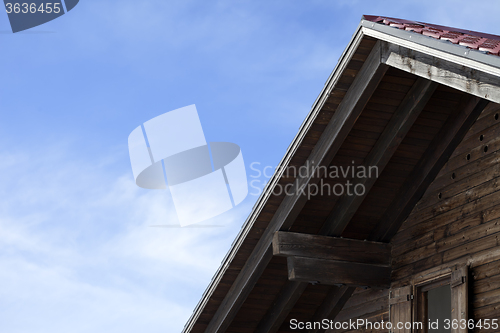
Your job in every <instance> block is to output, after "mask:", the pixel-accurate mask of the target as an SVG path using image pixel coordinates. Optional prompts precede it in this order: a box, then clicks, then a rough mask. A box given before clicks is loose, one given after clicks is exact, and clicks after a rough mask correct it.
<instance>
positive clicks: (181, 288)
mask: <svg viewBox="0 0 500 333" xmlns="http://www.w3.org/2000/svg"><path fill="white" fill-rule="evenodd" d="M69 151H70V150H69V149H65V148H63V147H61V145H54V146H52V147H51V148H49V149H47V150H46V151H43V152H41V151H39V152H35V151H27V152H25V153H17V154H12V153H8V152H6V151H5V150H3V151H2V152H0V181H1V182H2V184H5V186H2V188H1V192H0V202H1V204H0V212H1V213H0V286H1V287H0V322H2V331H5V332H9V333H19V332H30V333H35V332H50V333H58V332H89V331H90V332H96V333H98V332H106V333H108V332H120V333H122V332H138V331H140V332H175V331H180V330H181V329H182V326H183V325H184V324H185V322H186V321H187V319H188V317H189V315H190V314H191V312H192V310H193V308H194V306H195V304H196V303H197V301H198V300H199V298H200V297H201V294H202V292H203V290H204V288H205V287H206V286H207V285H208V283H209V281H210V278H211V277H212V275H213V273H214V272H215V270H216V269H217V268H218V266H219V264H220V261H221V259H222V258H223V256H224V255H225V253H226V251H227V249H228V248H229V245H230V243H231V241H232V240H233V238H234V236H235V234H236V232H237V231H238V229H239V226H240V225H241V223H242V222H243V220H244V218H245V217H246V214H247V212H248V206H242V207H238V208H237V209H234V210H232V211H230V212H228V213H226V214H224V215H222V216H220V217H219V218H218V219H216V220H215V221H211V224H226V227H222V228H198V229H196V228H156V227H151V226H152V225H165V224H175V222H176V218H175V215H174V214H175V212H174V211H173V210H172V209H171V205H170V203H169V200H168V199H169V198H168V193H167V192H166V191H163V192H162V191H145V190H142V189H140V188H138V187H136V186H135V184H134V183H133V178H132V175H131V174H130V175H129V174H126V175H117V174H114V173H113V169H118V170H121V169H123V168H120V167H118V165H117V160H115V163H114V164H113V163H112V161H110V160H108V161H106V162H102V161H98V160H96V161H84V160H82V159H80V158H79V157H78V156H75V155H72V154H71V153H69ZM120 157H121V159H118V161H123V158H122V157H123V156H120ZM95 165H97V166H98V167H96V166H95Z"/></svg>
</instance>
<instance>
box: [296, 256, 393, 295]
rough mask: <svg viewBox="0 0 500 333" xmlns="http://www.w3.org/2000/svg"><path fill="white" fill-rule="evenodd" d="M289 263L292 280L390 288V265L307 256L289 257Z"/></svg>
mask: <svg viewBox="0 0 500 333" xmlns="http://www.w3.org/2000/svg"><path fill="white" fill-rule="evenodd" d="M287 263H288V279H289V280H290V281H302V282H318V283H321V284H327V285H335V284H343V285H347V286H361V287H362V286H370V287H373V288H388V287H389V286H390V284H391V267H390V266H381V265H370V264H360V263H352V262H345V261H335V260H325V259H314V258H305V257H288V258H287Z"/></svg>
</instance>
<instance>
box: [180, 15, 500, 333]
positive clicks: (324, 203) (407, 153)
mask: <svg viewBox="0 0 500 333" xmlns="http://www.w3.org/2000/svg"><path fill="white" fill-rule="evenodd" d="M391 22H392V23H391ZM391 24H393V25H394V26H391ZM415 24H421V25H423V26H424V27H423V28H422V30H421V31H420V32H423V31H432V29H441V30H443V34H441V35H439V34H436V35H435V36H426V35H425V34H420V33H418V32H416V31H414V30H406V28H407V27H411V25H415ZM445 28H446V27H440V26H436V25H428V24H423V23H415V22H412V21H404V20H398V19H392V18H382V17H375V16H364V17H363V19H362V20H361V23H360V25H359V26H358V28H357V30H356V33H355V34H354V35H353V38H352V39H351V41H350V43H349V45H348V46H347V48H346V50H345V51H344V53H343V54H342V56H341V57H340V59H339V62H338V64H337V66H336V68H335V69H334V71H333V72H332V74H331V75H330V77H329V78H328V80H327V82H326V84H325V86H324V88H323V90H322V91H321V93H320V94H319V96H318V98H317V99H316V101H315V103H314V104H313V107H312V109H311V111H310V113H309V114H308V115H307V117H306V119H305V121H304V123H303V124H302V126H301V127H300V129H299V132H298V134H297V136H296V137H295V138H294V140H293V141H292V143H291V145H290V147H289V148H288V150H287V152H286V154H285V156H284V158H283V159H282V161H281V162H280V164H279V166H278V167H277V168H276V173H275V174H274V175H273V176H272V177H271V179H270V180H269V182H268V184H267V186H266V188H265V189H264V191H263V193H262V195H261V196H260V197H259V199H258V200H257V202H256V204H255V206H254V208H253V209H252V212H251V213H250V215H249V217H248V219H247V220H246V222H245V224H244V225H243V227H242V229H241V232H240V233H239V234H238V236H237V237H236V239H235V241H234V242H233V245H232V246H231V249H230V251H229V252H228V254H227V255H226V257H225V259H224V260H223V262H222V265H221V267H220V268H219V269H218V271H217V272H216V274H215V276H214V278H213V279H212V281H211V283H210V285H209V286H208V288H207V290H206V291H205V293H204V295H203V297H202V299H201V300H200V303H199V304H198V306H197V307H196V309H195V311H194V313H193V315H192V317H191V318H190V320H189V321H188V323H187V324H186V326H185V328H184V331H183V332H186V333H187V332H196V333H198V332H199V333H201V332H225V331H227V332H247V331H248V332H253V331H255V330H256V329H259V330H261V331H269V328H272V329H273V330H274V331H276V330H277V329H278V328H279V326H280V322H279V321H280V320H281V321H283V320H284V319H285V318H286V317H287V316H291V315H293V316H295V318H298V317H301V316H302V317H307V316H309V317H311V316H313V315H314V314H315V313H316V311H319V310H318V309H319V308H320V307H321V303H322V302H323V300H325V297H328V296H327V295H328V294H329V292H330V290H331V287H330V286H322V285H318V286H314V287H311V286H310V285H309V286H308V285H305V286H304V285H303V284H300V283H295V284H294V283H290V281H288V276H287V264H286V259H284V258H282V257H276V256H274V257H273V253H272V249H271V243H272V238H273V235H274V233H275V232H276V231H278V230H289V231H294V232H300V233H309V234H318V233H321V232H322V230H323V229H324V228H325V225H326V226H327V227H328V228H327V229H328V230H330V231H331V228H332V225H331V224H332V223H331V221H332V220H335V219H337V220H339V217H338V214H340V213H339V212H342V214H344V211H343V210H341V209H339V207H340V208H342V207H347V208H348V209H347V210H346V211H347V212H349V214H347V215H345V214H344V215H342V216H341V218H342V219H344V220H345V221H347V222H346V223H345V225H340V226H339V225H338V224H337V228H338V230H337V231H334V232H333V234H337V235H339V236H343V237H348V238H353V239H367V238H371V237H374V235H375V234H377V233H379V234H382V236H380V237H379V238H378V239H383V240H384V241H388V240H390V237H391V235H392V234H393V233H394V228H396V230H397V227H398V224H397V223H400V222H401V219H404V216H405V214H409V212H408V209H410V210H411V208H412V205H414V201H415V198H417V197H418V196H419V195H421V194H422V193H421V192H422V191H425V188H426V187H425V185H426V184H427V185H428V183H429V182H430V181H431V180H432V179H431V178H432V172H431V171H433V172H436V171H435V169H436V168H437V167H438V166H439V165H438V164H436V163H438V162H439V163H443V161H442V160H443V158H444V157H445V156H446V154H445V153H446V152H447V150H449V149H450V147H451V146H450V145H443V144H442V143H441V142H442V141H443V139H445V140H448V141H446V142H447V143H450V142H451V143H450V144H452V143H453V142H454V141H457V140H458V139H459V138H460V135H463V130H464V128H466V127H467V126H470V122H471V121H474V119H475V118H474V116H475V117H477V114H478V110H479V111H480V110H482V108H483V107H484V105H485V104H484V103H482V102H481V101H482V100H481V99H485V100H490V101H493V102H500V90H499V89H498V82H499V78H500V59H499V57H498V56H497V55H494V54H489V53H487V52H482V51H480V50H479V49H478V50H476V49H471V48H467V46H463V45H460V44H459V43H458V44H453V43H452V42H450V41H448V40H444V39H441V37H443V36H444V34H445V33H446V31H458V29H445ZM458 32H462V31H458ZM468 34H469V35H470V36H472V37H481V38H490V39H493V37H492V35H487V34H481V35H479V33H472V32H468ZM436 36H439V37H440V39H437V38H436ZM485 36H487V37H485ZM445 38H446V37H445ZM478 48H479V47H478ZM492 50H493V49H492ZM493 51H494V50H493ZM443 71H445V73H444V74H446V75H443ZM428 80H430V81H432V82H434V83H435V84H434V85H430V84H429V82H430V81H429V82H427V81H428ZM436 83H437V84H436ZM418 89H421V90H420V91H422V92H424V93H422V96H421V97H419V98H422V99H423V98H427V99H428V100H426V103H423V104H425V106H423V109H422V110H421V112H419V113H418V116H417V118H416V119H414V123H413V124H412V126H411V128H408V129H407V133H406V134H405V135H404V136H403V137H402V138H400V141H399V142H398V145H396V146H395V148H394V151H392V152H391V153H392V155H387V156H386V155H384V153H382V151H383V150H382V149H379V152H378V154H379V155H377V154H376V153H377V147H378V146H379V145H380V138H381V137H383V135H385V134H383V133H385V132H386V131H387V128H389V127H390V126H391V125H390V124H391V121H392V119H393V118H394V117H393V116H394V114H395V113H396V112H397V111H398V109H401V108H402V107H403V106H402V105H403V104H404V103H405V101H407V100H408V95H409V94H411V93H412V92H414V91H415V90H417V91H418ZM425 92H427V93H425ZM429 92H430V93H429ZM464 108H465V109H466V111H467V112H468V113H467V114H466V113H465V111H464ZM467 108H468V109H467ZM471 114H472V115H471ZM460 117H462V118H460ZM455 118H460V123H458V124H457V123H456V122H455V123H454V122H453V121H452V120H453V119H455ZM454 124H455V125H454ZM453 126H456V131H455V132H450V130H448V128H454V127H453ZM450 133H451V134H450ZM440 145H441V146H440ZM437 146H439V147H441V148H439V149H441V150H442V151H441V153H440V154H441V155H439V156H438V155H436V156H435V158H436V160H432V161H433V162H435V164H436V165H434V164H432V165H430V164H425V163H424V162H425V161H426V160H429V159H430V158H426V157H427V156H430V155H431V154H432V152H433V151H436V149H437V148H436V147H437ZM434 154H437V153H434ZM373 156H375V157H377V156H378V157H380V158H382V159H384V158H385V159H387V160H386V161H385V160H384V161H383V163H384V168H382V169H383V171H382V172H381V175H380V177H379V178H378V179H377V180H376V182H375V183H374V184H370V190H369V192H368V194H367V195H366V197H365V198H363V200H362V202H356V203H355V204H353V203H347V204H345V203H344V204H343V203H342V200H341V199H340V198H338V197H335V196H323V197H315V198H314V199H313V200H307V199H306V198H303V197H301V196H285V195H273V194H272V191H273V189H274V188H275V187H277V186H285V185H287V184H292V183H294V184H295V183H296V184H298V185H297V186H299V185H301V184H309V183H310V182H313V181H315V180H314V179H313V178H314V177H305V178H301V177H297V178H295V177H294V176H290V175H286V174H285V170H287V168H289V167H299V166H302V165H305V164H306V163H308V161H313V162H315V163H317V164H321V163H322V164H324V165H327V166H329V165H339V166H342V165H349V164H350V163H351V161H355V162H356V163H359V164H362V163H365V162H366V161H368V160H370V161H374V157H373ZM443 156H444V157H443ZM376 162H377V163H381V162H380V159H379V160H376ZM425 168H428V173H425V174H419V173H418V170H424V169H425ZM425 170H427V169H425ZM418 177H420V178H418ZM416 179H420V183H419V184H417V185H418V186H417V187H418V188H417V189H416V190H418V191H420V192H418V191H416V192H415V193H414V196H413V197H411V198H410V197H407V198H406V199H408V200H407V201H408V202H403V203H402V202H401V200H404V199H405V197H404V196H401V195H400V193H401V188H402V187H403V186H406V185H405V184H407V183H411V184H414V182H415V180H416ZM412 182H413V183H412ZM415 186H416V185H415ZM410 199H411V200H410ZM398 200H399V201H398ZM412 200H413V201H412ZM344 201H345V200H344ZM403 204H404V205H406V206H405V207H406V210H398V214H399V215H398V216H394V221H396V222H394V224H393V225H391V226H389V227H387V226H383V227H381V226H380V225H381V221H384V219H387V218H388V217H387V212H388V211H390V210H391V209H393V208H394V207H399V206H401V205H403ZM354 208H355V209H354ZM332 214H333V215H332ZM335 214H337V216H336V215H335ZM332 216H333V217H332ZM391 228H392V229H391ZM388 230H389V231H388ZM330 231H327V232H326V233H325V234H332V232H330ZM384 237H385V238H384ZM285 293H286V294H285ZM351 293H352V290H351ZM283 295H287V296H289V298H288V299H287V300H286V302H285V301H284V299H285V298H284V297H283ZM280 297H281V298H280ZM290 297H291V298H290ZM280 302H281V303H280ZM284 302H285V303H284ZM287 307H288V308H287ZM278 308H279V309H280V311H281V312H277V313H273V311H274V310H273V309H278Z"/></svg>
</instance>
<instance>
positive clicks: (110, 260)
mask: <svg viewBox="0 0 500 333" xmlns="http://www.w3.org/2000/svg"><path fill="white" fill-rule="evenodd" d="M499 9H500V4H498V2H497V1H462V2H460V1H449V0H443V1H440V2H436V1H429V0H420V1H356V0H350V1H344V0H340V1H332V0H330V1H320V0H316V1H307V2H305V1H294V0H286V1H255V0H254V1H245V0H241V1H234V0H225V1H191V0H184V1H164V0H163V1H161V0H142V1H131V0H119V1H112V0H100V1H97V0H81V1H80V4H79V5H78V6H77V7H75V8H74V9H73V10H72V11H71V12H69V13H68V14H67V15H63V16H62V17H61V18H59V19H56V20H54V21H52V22H49V23H47V24H44V25H42V26H39V27H36V28H34V29H31V30H29V31H26V32H24V33H18V34H12V33H9V31H10V27H9V24H8V19H7V15H6V14H5V13H4V14H0V45H1V46H0V47H1V49H2V53H1V56H0V59H1V61H0V75H1V80H0V91H1V92H0V331H1V332H6V333H21V332H29V333H38V332H50V333H63V332H64V333H66V332H74V333H79V332H95V333H100V332H106V333H112V332H120V333H128V332H180V331H181V329H182V327H183V326H184V324H185V323H186V321H187V319H188V317H189V316H190V314H191V312H192V310H193V309H194V307H195V305H196V303H197V302H198V300H199V299H200V297H201V295H202V293H203V291H204V290H205V288H206V286H207V285H208V283H209V281H210V279H211V278H212V276H213V274H214V272H215V271H216V269H217V268H218V266H219V264H220V262H221V260H222V258H223V257H224V255H225V254H226V252H227V250H228V249H229V247H230V245H231V242H232V241H233V239H234V237H235V236H236V234H237V232H238V231H239V229H240V227H241V225H242V224H243V222H244V220H245V218H246V216H247V215H248V213H249V211H250V209H251V207H252V205H253V203H254V202H255V200H256V197H255V196H248V197H247V199H246V200H245V201H244V202H243V203H242V204H241V205H239V206H238V207H237V208H235V209H233V210H231V211H229V212H227V213H224V214H223V215H220V216H219V217H217V218H215V219H214V221H213V222H214V223H218V224H221V225H224V227H221V228H210V229H203V228H199V229H193V228H189V229H180V228H157V227H151V226H152V225H161V224H173V223H172V221H175V219H176V217H175V211H174V210H173V207H172V204H171V201H170V197H169V194H168V192H167V191H151V190H143V189H141V188H138V187H137V186H135V184H134V180H133V176H132V171H131V168H130V161H129V157H128V149H127V137H128V135H129V133H130V132H131V131H132V130H133V129H134V128H136V127H137V126H138V125H140V124H141V123H143V122H145V121H147V120H149V119H151V118H153V117H155V116H157V115H160V114H162V113H164V112H167V111H170V110H173V109H177V108H180V107H183V106H186V105H190V104H196V106H197V108H198V113H199V115H200V119H201V122H202V125H203V128H204V131H205V136H206V138H207V140H208V141H228V142H234V143H237V144H239V145H240V147H241V148H242V152H243V157H244V160H245V164H246V166H247V171H248V173H249V176H251V175H253V174H254V173H253V172H252V171H251V170H250V169H249V166H250V164H251V163H252V162H259V163H261V165H262V166H266V165H270V166H275V165H276V164H277V163H278V162H279V160H280V159H281V157H282V156H283V154H284V152H285V150H286V148H287V147H288V144H289V143H290V142H291V140H292V139H293V137H294V136H295V134H296V132H297V130H298V128H299V126H300V124H301V122H302V120H303V119H304V118H305V116H306V114H307V113H308V111H309V109H310V107H311V105H312V103H313V102H314V100H315V98H316V97H317V95H318V94H319V92H320V90H321V88H322V87H323V84H324V82H325V80H326V79H327V77H328V75H329V74H330V72H331V71H332V70H333V68H334V66H335V64H336V62H337V59H338V58H339V56H340V54H341V52H342V51H343V49H344V48H345V46H346V45H347V43H348V41H349V40H350V38H351V35H352V34H353V33H354V31H355V28H356V26H357V25H358V23H359V20H360V18H361V15H362V14H373V15H384V16H393V17H399V18H405V19H413V20H420V21H426V22H429V23H436V24H441V25H451V26H455V27H459V28H466V29H470V30H477V31H483V32H488V33H493V34H500V27H499V26H498V17H497V15H498V12H499ZM471 13H474V15H471Z"/></svg>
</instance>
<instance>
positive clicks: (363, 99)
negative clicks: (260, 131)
mask: <svg viewBox="0 0 500 333" xmlns="http://www.w3.org/2000/svg"><path fill="white" fill-rule="evenodd" d="M387 68H388V67H387V66H385V65H383V64H381V63H380V45H379V42H377V43H376V44H375V46H374V47H373V49H372V51H371V52H370V55H369V56H368V58H367V59H366V61H365V62H364V64H363V66H362V67H361V69H360V71H359V72H358V74H357V76H356V78H355V79H354V81H353V83H352V84H351V86H350V88H349V90H348V91H347V93H346V95H345V96H344V98H343V100H342V103H341V104H340V105H339V106H338V108H337V111H336V113H335V117H334V120H332V121H330V122H329V124H328V125H327V127H326V129H325V131H324V132H323V134H322V135H321V138H320V140H319V142H318V144H317V145H316V146H315V147H314V149H313V151H312V152H311V155H310V156H309V158H308V160H307V162H306V164H305V165H314V166H328V165H329V164H330V163H331V161H332V159H333V157H334V156H335V155H336V153H337V151H338V150H339V149H340V146H341V145H342V143H343V142H344V140H345V138H346V137H347V135H348V134H349V132H350V131H351V129H352V127H353V125H354V123H355V122H356V120H357V118H358V117H359V115H360V114H361V112H362V111H363V109H364V107H365V105H366V103H368V100H369V99H370V97H371V95H372V94H373V92H374V91H375V89H376V88H377V86H378V84H379V82H380V80H381V79H382V77H383V76H384V74H385V72H386V71H387ZM317 176H318V175H317V173H316V172H313V173H312V174H311V175H309V176H308V177H305V178H299V179H298V181H297V182H296V183H295V185H294V186H296V188H301V187H302V186H305V185H307V184H310V183H316V182H318V181H319V179H318V178H317ZM291 192H293V193H296V192H297V191H291ZM306 202H307V197H306V196H305V195H304V194H300V193H299V195H294V196H287V197H285V199H283V202H282V204H281V205H280V207H279V208H278V210H277V212H276V213H275V215H274V216H273V218H272V220H271V222H270V224H269V226H268V228H267V229H266V231H265V232H264V235H263V236H262V237H261V239H260V240H259V243H258V244H257V246H256V247H255V250H254V251H253V252H252V254H251V257H250V259H249V260H248V262H247V264H246V265H245V267H244V268H243V269H242V271H241V273H240V274H239V275H238V277H237V279H236V281H235V283H233V285H232V287H231V290H230V291H229V292H228V294H227V296H226V298H225V299H224V301H223V303H222V304H221V306H220V307H219V309H218V310H217V313H216V315H215V316H214V318H213V319H212V321H211V322H210V324H209V326H208V328H207V330H206V332H207V333H211V332H222V331H223V330H224V329H225V328H227V326H228V325H229V323H230V321H231V320H232V318H234V316H235V315H236V312H235V311H237V310H238V309H239V307H240V306H241V304H242V303H243V301H244V299H245V298H246V297H247V296H248V294H249V293H250V291H251V288H252V287H253V286H254V285H255V283H256V281H257V279H258V276H260V274H261V272H262V271H263V269H264V268H262V269H261V270H260V271H259V272H260V273H259V274H258V276H255V274H252V271H250V270H256V269H257V267H256V266H259V265H264V267H265V265H267V263H268V262H269V261H270V260H271V257H272V250H271V247H270V246H271V242H272V237H273V235H274V232H276V231H278V230H288V229H289V228H290V226H291V225H292V223H293V222H294V220H295V218H296V217H297V216H298V214H299V213H300V211H301V210H302V208H303V207H304V205H305V203H306ZM262 253H265V254H267V255H268V257H264V256H263V255H262ZM263 260H264V261H263ZM249 263H250V265H248V264H249ZM247 270H248V271H247ZM292 283H293V282H287V285H285V286H284V287H283V288H282V290H281V292H280V294H279V296H278V297H279V298H277V299H276V300H275V302H274V304H276V306H279V307H277V308H274V309H270V310H269V311H268V313H266V315H265V316H264V318H263V319H262V320H261V322H260V323H259V329H260V330H259V332H276V331H277V330H278V328H279V326H280V325H281V322H278V321H277V320H278V319H279V320H281V321H283V320H284V318H285V317H286V314H287V313H288V311H289V310H290V309H291V308H292V307H293V305H294V304H295V302H296V301H297V299H298V297H300V294H301V293H302V292H303V290H304V289H305V287H306V286H307V284H302V285H301V286H300V285H295V283H294V284H293V285H288V284H292ZM294 286H295V287H294ZM237 291H240V294H239V295H238V296H235V294H236V292H237ZM243 293H244V294H243ZM240 295H241V296H240ZM297 295H298V296H297ZM242 296H243V297H242ZM289 296H290V297H289ZM233 311H234V312H233ZM222 316H225V317H222ZM264 323H265V324H264Z"/></svg>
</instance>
